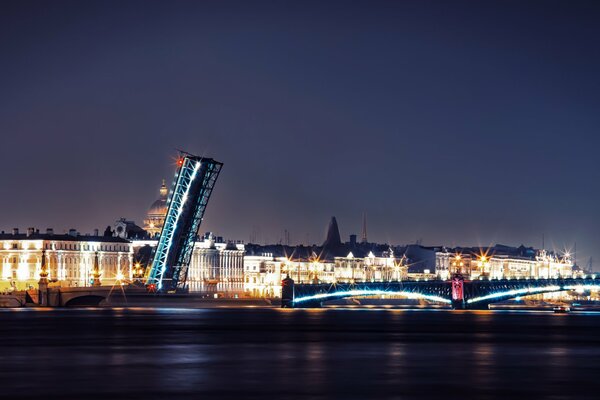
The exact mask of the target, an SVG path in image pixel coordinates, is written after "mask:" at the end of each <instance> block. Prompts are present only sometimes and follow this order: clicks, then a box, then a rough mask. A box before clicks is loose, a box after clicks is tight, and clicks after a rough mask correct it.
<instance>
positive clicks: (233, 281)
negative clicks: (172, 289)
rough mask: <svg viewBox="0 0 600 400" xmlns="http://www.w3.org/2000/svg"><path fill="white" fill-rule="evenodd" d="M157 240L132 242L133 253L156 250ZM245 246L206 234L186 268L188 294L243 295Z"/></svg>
mask: <svg viewBox="0 0 600 400" xmlns="http://www.w3.org/2000/svg"><path fill="white" fill-rule="evenodd" d="M156 244H157V240H155V239H148V240H133V241H132V246H133V249H134V251H135V253H136V254H138V253H139V251H140V249H142V248H143V247H145V246H149V247H151V248H154V247H156ZM244 253H245V249H244V244H243V243H242V242H240V241H236V242H234V241H228V242H225V241H224V240H223V238H222V237H217V236H214V235H213V234H212V233H211V232H207V233H206V234H204V236H202V237H201V238H199V239H198V240H197V241H196V243H195V244H194V251H193V252H192V257H191V259H190V265H189V267H188V276H187V286H188V289H189V291H190V292H202V293H209V294H216V293H221V294H227V295H231V296H235V295H241V294H242V293H243V292H244Z"/></svg>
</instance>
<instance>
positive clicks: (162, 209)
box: [148, 179, 168, 217]
mask: <svg viewBox="0 0 600 400" xmlns="http://www.w3.org/2000/svg"><path fill="white" fill-rule="evenodd" d="M159 193H160V198H159V199H158V200H156V201H155V202H154V203H152V205H151V206H150V209H149V210H148V216H149V217H151V216H162V217H164V216H165V215H166V214H167V209H168V207H167V193H168V192H167V186H166V185H165V180H164V179H163V181H162V185H161V187H160V191H159Z"/></svg>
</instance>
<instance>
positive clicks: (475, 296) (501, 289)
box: [282, 276, 600, 309]
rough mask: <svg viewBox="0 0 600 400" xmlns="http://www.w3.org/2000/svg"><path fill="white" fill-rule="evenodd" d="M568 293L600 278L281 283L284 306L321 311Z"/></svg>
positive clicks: (479, 305) (471, 305) (475, 303)
mask: <svg viewBox="0 0 600 400" xmlns="http://www.w3.org/2000/svg"><path fill="white" fill-rule="evenodd" d="M568 290H600V276H599V277H598V278H597V279H596V276H590V277H585V278H550V279H533V278H527V279H491V280H488V279H481V280H462V279H460V278H459V279H457V278H453V279H452V280H448V281H442V280H429V281H423V280H421V281H412V280H408V281H395V282H355V283H335V284H329V283H327V284H325V283H319V284H309V283H300V284H296V283H294V281H293V280H292V279H290V278H286V279H284V280H283V281H282V307H290V308H318V307H321V306H322V305H323V303H325V302H327V301H330V300H335V299H342V298H349V297H365V296H380V295H389V296H392V295H393V296H402V297H406V298H414V299H425V300H428V301H431V302H435V303H444V304H448V305H451V306H452V307H453V308H455V309H487V308H488V306H489V305H490V304H491V303H495V302H499V301H504V300H509V299H512V298H515V297H523V296H528V295H533V294H542V293H551V292H560V291H568Z"/></svg>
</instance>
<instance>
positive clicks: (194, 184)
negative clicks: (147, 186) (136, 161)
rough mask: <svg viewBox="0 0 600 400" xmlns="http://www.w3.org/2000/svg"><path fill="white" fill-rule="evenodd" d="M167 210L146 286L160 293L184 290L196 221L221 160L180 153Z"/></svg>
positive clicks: (205, 201) (208, 197)
mask: <svg viewBox="0 0 600 400" xmlns="http://www.w3.org/2000/svg"><path fill="white" fill-rule="evenodd" d="M177 165H178V168H177V172H176V174H175V180H174V182H173V187H172V190H171V193H170V195H169V199H168V202H167V204H168V210H167V214H166V216H165V221H164V224H163V227H162V230H161V232H160V236H159V239H158V244H157V246H156V250H155V252H154V257H153V260H152V267H151V269H150V272H149V274H148V276H147V279H146V285H147V286H148V287H149V288H150V289H152V290H156V291H160V292H170V293H172V292H175V291H186V290H187V285H186V280H187V271H188V267H189V265H190V259H191V257H192V251H193V250H194V243H195V242H196V238H197V235H198V229H199V228H200V223H201V222H202V219H203V217H204V212H205V211H206V206H207V204H208V200H209V199H210V195H211V193H212V191H213V188H214V186H215V183H216V181H217V178H218V176H219V172H220V171H221V167H222V166H223V164H222V163H220V162H218V161H215V160H213V159H212V158H203V157H198V156H194V155H191V154H188V153H184V152H182V153H181V155H180V158H179V160H178V162H177Z"/></svg>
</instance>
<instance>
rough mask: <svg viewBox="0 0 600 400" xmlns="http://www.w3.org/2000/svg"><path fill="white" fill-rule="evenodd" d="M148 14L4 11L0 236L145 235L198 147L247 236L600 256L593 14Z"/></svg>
mask: <svg viewBox="0 0 600 400" xmlns="http://www.w3.org/2000/svg"><path fill="white" fill-rule="evenodd" d="M67 3H68V2H67ZM65 4H66V3H65ZM139 4H141V3H139ZM139 4H138V6H137V7H136V6H135V5H136V3H135V2H131V3H128V4H127V5H121V6H119V5H117V4H116V3H110V4H109V3H104V4H103V3H89V4H78V3H77V2H73V3H68V5H69V7H66V8H65V6H64V4H62V5H61V6H59V5H54V4H43V5H42V3H36V2H24V3H20V4H16V3H15V4H6V5H4V6H3V7H4V9H3V11H4V12H3V13H2V16H1V17H0V18H2V24H0V25H1V26H2V28H1V29H2V30H3V37H10V38H11V40H10V41H4V42H2V44H1V46H2V47H1V49H2V52H3V54H4V55H5V56H6V57H5V60H8V61H6V62H5V63H3V64H2V65H1V66H0V70H1V71H2V74H1V76H0V82H1V84H2V87H3V88H4V90H3V95H1V96H0V130H1V131H2V132H3V141H4V143H3V146H2V147H1V148H0V156H1V158H2V160H3V167H4V170H5V171H6V173H5V174H4V184H3V189H4V190H5V191H6V193H10V196H3V197H2V198H0V207H1V209H2V210H4V212H3V213H2V220H1V221H0V229H2V230H5V231H10V229H12V228H13V227H19V228H21V229H23V230H24V229H26V228H27V227H29V226H35V227H37V228H39V229H41V230H44V229H45V228H46V227H53V228H55V229H56V230H68V229H69V228H72V227H74V228H77V229H79V230H80V231H81V232H91V231H92V230H93V229H94V228H99V229H101V230H102V229H103V228H104V227H105V226H106V225H107V224H111V225H112V223H113V222H114V220H116V219H118V218H120V217H126V218H129V219H132V220H135V221H136V222H137V223H138V224H141V222H142V219H143V217H144V215H145V213H146V211H147V209H148V207H149V206H150V204H151V203H152V201H153V200H154V199H155V197H157V196H156V195H157V193H158V187H159V185H160V182H161V179H163V178H165V179H166V180H167V182H169V181H170V178H171V177H172V174H173V172H174V164H173V157H174V156H175V154H176V151H175V149H176V148H184V149H186V150H188V151H191V152H193V153H198V154H200V155H204V154H205V155H208V156H211V157H215V158H216V159H219V160H220V161H223V162H224V169H223V172H222V174H221V177H220V180H219V182H218V184H217V185H216V188H215V192H214V195H213V196H214V197H213V199H212V200H211V204H210V205H209V207H208V210H207V214H206V218H205V221H204V224H203V226H202V228H201V229H202V230H203V231H208V230H211V231H215V232H218V233H219V234H220V235H223V236H226V237H230V238H233V239H242V240H246V241H247V240H248V239H249V237H250V235H251V234H252V232H253V230H255V229H256V228H258V229H259V230H260V232H261V233H260V236H263V240H262V241H263V242H276V241H277V240H278V239H279V238H280V237H282V235H283V231H284V230H287V231H289V232H290V236H291V241H292V242H312V243H316V244H318V243H320V242H322V240H323V238H324V232H325V228H326V224H327V222H328V220H329V218H330V217H331V216H332V215H335V216H336V217H337V218H338V221H339V222H340V230H341V233H342V237H343V238H344V240H347V237H348V235H349V234H350V233H355V234H357V235H360V231H361V224H362V214H363V212H366V213H367V215H368V220H369V239H370V240H372V241H376V242H387V243H393V244H405V243H414V242H415V241H416V240H418V239H421V240H422V242H423V244H425V245H448V246H455V245H464V246H467V245H479V246H487V245H491V244H494V243H506V244H509V245H519V244H525V245H526V246H534V247H541V243H542V236H545V242H546V246H545V247H547V248H550V249H552V248H554V249H556V250H562V249H564V248H567V249H569V248H570V247H571V246H573V244H574V243H575V242H576V243H577V248H578V260H579V263H580V264H582V265H585V263H586V262H587V260H588V258H589V257H590V256H593V257H594V258H595V259H597V258H598V257H600V246H599V245H598V243H600V232H599V231H598V229H597V221H598V218H600V210H599V209H598V207H597V205H596V197H597V196H598V195H599V194H600V186H599V180H598V173H599V172H598V168H597V166H596V164H597V161H596V159H597V149H598V144H599V143H598V142H599V140H600V139H598V137H597V134H596V133H597V129H596V128H597V126H598V122H599V121H598V115H597V112H596V110H597V108H598V99H597V96H596V93H597V91H598V90H597V89H598V86H600V81H599V78H598V76H597V74H595V71H596V70H597V69H598V68H597V67H598V66H600V60H599V58H598V57H599V56H598V55H597V54H596V53H595V52H593V51H590V49H593V48H595V47H594V46H595V42H594V37H597V36H598V35H600V32H598V30H600V28H598V27H597V24H596V23H595V21H596V17H597V15H598V12H597V11H598V6H596V5H595V4H594V3H593V2H580V3H577V4H576V5H569V6H568V7H567V6H566V5H564V4H560V3H547V2H545V3H544V7H543V12H542V10H541V9H540V7H541V6H540V4H541V3H539V2H519V3H506V4H497V5H496V6H495V7H494V8H493V10H492V9H491V8H488V7H486V6H483V5H477V4H472V3H460V2H459V3H455V4H454V5H453V6H452V7H447V8H444V3H443V2H430V3H425V2H407V3H402V4H393V5H388V6H386V7H384V5H385V3H378V4H379V5H380V7H368V6H367V5H366V3H357V4H352V5H346V4H344V3H335V2H332V3H328V4H326V5H323V4H318V3H317V2H313V3H310V2H309V3H305V4H303V5H301V6H300V5H294V4H290V3H287V4H285V3H282V4H281V5H279V6H273V5H272V4H271V7H268V9H262V8H261V6H260V4H266V3H253V5H245V4H244V2H237V3H236V2H229V3H225V2H220V3H211V2H205V3H202V4H189V3H176V5H177V6H176V7H172V6H169V7H167V6H165V5H164V4H158V3H153V4H144V7H140V6H139ZM428 4H433V5H435V10H438V12H434V11H433V10H432V9H430V8H428V7H427V5H428ZM461 5H462V6H461ZM442 11H443V12H442ZM252 15H254V17H255V18H254V19H253V18H251V17H249V16H252ZM217 21H218V22H217ZM414 21H416V22H414ZM454 56H457V57H454ZM367 82H368V83H367ZM307 234H308V240H306V235H307Z"/></svg>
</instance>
